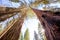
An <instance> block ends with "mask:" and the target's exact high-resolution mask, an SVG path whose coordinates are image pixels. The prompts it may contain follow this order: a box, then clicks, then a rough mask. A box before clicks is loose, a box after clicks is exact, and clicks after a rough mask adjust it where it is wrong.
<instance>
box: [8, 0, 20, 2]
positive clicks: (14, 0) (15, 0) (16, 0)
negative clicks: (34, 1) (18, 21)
mask: <svg viewBox="0 0 60 40" xmlns="http://www.w3.org/2000/svg"><path fill="white" fill-rule="evenodd" d="M9 1H12V2H19V0H9Z"/></svg>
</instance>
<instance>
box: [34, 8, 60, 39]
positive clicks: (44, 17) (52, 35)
mask: <svg viewBox="0 0 60 40" xmlns="http://www.w3.org/2000/svg"><path fill="white" fill-rule="evenodd" d="M33 11H34V12H35V13H36V15H37V17H38V18H39V20H40V22H41V24H42V25H43V28H44V29H45V34H46V37H47V40H60V12H50V11H42V10H37V9H33Z"/></svg>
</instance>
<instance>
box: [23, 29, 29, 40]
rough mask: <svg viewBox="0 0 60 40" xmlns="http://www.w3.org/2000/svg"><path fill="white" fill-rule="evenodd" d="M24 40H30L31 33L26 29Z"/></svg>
mask: <svg viewBox="0 0 60 40" xmlns="http://www.w3.org/2000/svg"><path fill="white" fill-rule="evenodd" d="M24 40H29V31H28V29H26V32H25V35H24Z"/></svg>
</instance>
